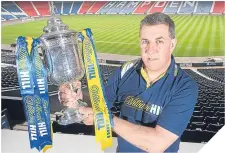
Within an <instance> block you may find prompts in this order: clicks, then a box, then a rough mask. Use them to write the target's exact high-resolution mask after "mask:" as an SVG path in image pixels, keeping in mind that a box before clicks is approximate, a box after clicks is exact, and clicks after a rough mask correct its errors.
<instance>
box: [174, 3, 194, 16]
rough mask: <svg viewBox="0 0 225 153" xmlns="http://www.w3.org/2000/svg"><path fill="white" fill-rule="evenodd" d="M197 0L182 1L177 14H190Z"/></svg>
mask: <svg viewBox="0 0 225 153" xmlns="http://www.w3.org/2000/svg"><path fill="white" fill-rule="evenodd" d="M196 4H197V1H183V2H182V3H181V6H180V8H179V9H178V11H177V13H178V14H191V13H193V12H194V10H195V7H196Z"/></svg>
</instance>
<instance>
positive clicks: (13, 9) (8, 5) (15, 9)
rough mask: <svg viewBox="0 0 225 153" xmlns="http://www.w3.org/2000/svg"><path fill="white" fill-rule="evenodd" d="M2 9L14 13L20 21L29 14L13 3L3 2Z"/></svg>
mask: <svg viewBox="0 0 225 153" xmlns="http://www.w3.org/2000/svg"><path fill="white" fill-rule="evenodd" d="M2 8H4V9H6V10H7V11H8V12H10V13H12V14H13V15H14V16H16V17H17V18H18V19H20V18H23V17H27V14H25V13H24V12H22V11H21V10H20V8H19V7H18V6H17V5H16V3H14V2H13V1H3V2H2Z"/></svg>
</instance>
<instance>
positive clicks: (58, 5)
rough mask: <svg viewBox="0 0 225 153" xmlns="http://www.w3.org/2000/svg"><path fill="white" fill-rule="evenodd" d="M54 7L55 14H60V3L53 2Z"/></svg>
mask: <svg viewBox="0 0 225 153" xmlns="http://www.w3.org/2000/svg"><path fill="white" fill-rule="evenodd" d="M54 5H55V7H56V12H55V13H56V14H62V2H60V1H55V2H54Z"/></svg>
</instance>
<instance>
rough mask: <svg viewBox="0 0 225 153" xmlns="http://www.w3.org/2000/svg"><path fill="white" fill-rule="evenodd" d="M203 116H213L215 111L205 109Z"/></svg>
mask: <svg viewBox="0 0 225 153" xmlns="http://www.w3.org/2000/svg"><path fill="white" fill-rule="evenodd" d="M202 114H203V116H205V117H206V116H208V117H213V116H214V115H215V112H214V111H207V110H203V111H202Z"/></svg>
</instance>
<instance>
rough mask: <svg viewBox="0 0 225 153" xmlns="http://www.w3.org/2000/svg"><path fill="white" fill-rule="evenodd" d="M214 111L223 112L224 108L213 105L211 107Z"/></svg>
mask: <svg viewBox="0 0 225 153" xmlns="http://www.w3.org/2000/svg"><path fill="white" fill-rule="evenodd" d="M213 110H214V111H215V112H217V111H218V112H225V108H224V107H214V109H213Z"/></svg>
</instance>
